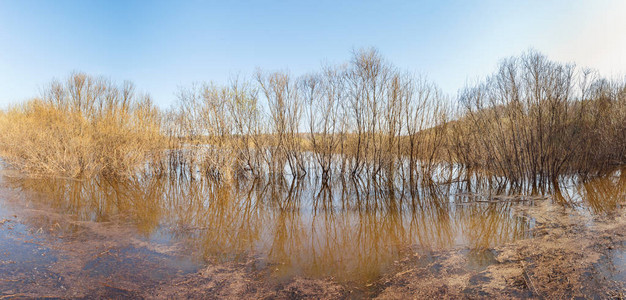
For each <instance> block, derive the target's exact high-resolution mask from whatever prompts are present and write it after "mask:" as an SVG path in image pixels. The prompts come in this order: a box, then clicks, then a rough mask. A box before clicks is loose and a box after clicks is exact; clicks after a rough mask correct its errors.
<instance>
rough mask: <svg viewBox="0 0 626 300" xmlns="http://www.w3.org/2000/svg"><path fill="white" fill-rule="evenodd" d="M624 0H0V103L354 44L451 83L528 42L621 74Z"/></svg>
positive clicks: (247, 65)
mask: <svg viewBox="0 0 626 300" xmlns="http://www.w3.org/2000/svg"><path fill="white" fill-rule="evenodd" d="M624 3H625V2H624V1H476V2H471V1H341V2H340V1H263V2H262V1H254V2H253V1H184V2H183V1H150V2H148V1H62V0H57V1H30V0H23V1H7V0H0V107H6V106H7V105H8V104H11V103H18V102H20V101H24V100H26V99H28V98H30V97H33V96H37V95H38V94H39V90H40V88H41V87H43V86H45V85H46V84H47V83H48V82H50V80H51V79H53V78H60V79H63V78H65V77H66V76H67V75H68V74H69V73H70V72H72V71H74V70H76V71H84V72H87V73H90V74H94V75H104V76H107V77H110V78H112V79H113V80H115V81H121V80H125V79H128V80H131V81H133V82H134V83H135V84H136V86H137V88H138V90H140V91H144V92H149V93H150V94H151V95H152V96H153V99H154V100H155V102H156V103H158V104H159V105H160V106H162V107H168V106H169V105H170V104H171V103H172V102H173V101H174V99H175V96H174V94H175V92H176V90H177V88H178V87H179V86H186V85H189V84H191V83H192V82H195V81H214V82H217V83H224V82H226V81H227V80H228V78H229V77H230V76H233V75H237V74H240V75H243V76H245V75H251V74H252V72H253V71H254V69H255V68H256V67H260V68H263V69H268V70H276V69H282V70H284V69H288V70H290V71H291V72H292V73H293V74H294V75H300V74H303V73H306V72H309V71H315V70H316V69H318V68H319V66H320V64H321V63H323V62H329V63H341V62H344V61H346V60H348V59H349V58H350V54H351V51H352V49H355V48H362V47H376V48H378V49H379V50H380V52H381V53H382V54H383V55H384V56H385V57H386V58H387V59H388V60H390V61H391V62H393V63H394V64H395V65H397V66H399V67H401V68H403V69H405V70H408V71H411V72H416V73H420V74H424V75H426V76H428V77H429V78H430V79H431V80H433V81H435V82H436V83H437V84H438V85H439V86H440V87H441V88H442V89H443V90H444V92H446V93H449V94H451V95H455V94H456V92H457V90H458V89H459V88H462V87H463V86H464V85H465V84H466V83H468V82H474V81H475V80H477V79H479V78H481V77H483V76H485V75H487V74H489V73H490V72H491V71H493V70H494V68H495V66H496V64H497V63H498V61H499V60H500V59H502V58H505V57H509V56H512V55H518V54H521V53H522V52H523V51H525V50H527V49H529V48H534V49H536V50H539V51H541V52H543V53H545V54H547V55H548V56H549V57H550V58H552V59H555V60H559V61H564V62H576V63H577V64H578V65H583V66H589V67H593V68H596V69H598V70H599V71H600V72H601V73H603V74H604V75H607V76H618V75H621V74H626V57H625V56H626V55H625V54H626V17H624V15H625V14H626V4H624Z"/></svg>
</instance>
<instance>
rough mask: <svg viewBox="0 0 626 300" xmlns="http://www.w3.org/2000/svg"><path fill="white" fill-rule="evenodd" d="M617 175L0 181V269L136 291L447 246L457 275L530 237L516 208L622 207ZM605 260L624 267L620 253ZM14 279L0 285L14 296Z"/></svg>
mask: <svg viewBox="0 0 626 300" xmlns="http://www.w3.org/2000/svg"><path fill="white" fill-rule="evenodd" d="M622 177H623V176H622ZM616 178H617V177H615V176H613V177H610V178H604V179H597V180H595V181H590V182H587V183H584V184H578V185H577V184H574V183H572V184H570V185H569V186H567V185H564V186H567V187H565V188H563V189H560V190H557V191H556V192H555V195H552V196H551V197H546V196H523V197H522V196H518V195H503V194H498V195H496V194H491V195H489V194H486V193H477V192H475V191H474V192H473V193H469V192H468V191H467V190H465V189H463V188H462V186H461V185H455V184H452V185H441V186H437V187H423V188H420V189H419V191H418V192H417V193H413V194H410V193H399V192H397V191H394V192H390V191H386V190H385V189H378V188H375V187H373V186H371V185H370V183H358V182H352V181H344V182H342V181H338V182H333V183H332V184H331V185H329V186H327V185H321V184H320V183H319V182H317V181H316V180H314V179H307V180H299V181H289V180H281V181H278V182H268V181H263V180H256V181H241V182H235V183H233V184H232V185H217V184H215V183H214V182H211V181H204V180H190V179H183V178H177V179H176V180H171V179H167V178H155V177H140V178H135V179H133V180H126V181H111V180H106V179H104V178H97V179H94V180H89V181H76V180H62V179H35V178H25V177H20V176H5V177H3V179H2V182H1V183H0V184H1V186H2V195H3V196H2V197H1V198H0V221H2V220H5V221H4V224H2V225H0V249H1V250H0V260H1V263H0V274H2V275H3V277H5V278H22V277H27V278H30V280H31V283H32V282H37V281H43V282H53V281H55V280H56V282H58V283H57V284H56V285H50V284H48V286H46V287H45V288H47V289H50V290H54V289H61V287H63V288H67V286H70V285H71V283H69V282H65V281H70V280H71V278H73V276H79V277H84V278H92V279H94V280H96V281H98V282H106V281H107V280H111V279H110V278H112V277H116V278H117V279H116V280H119V278H125V279H127V281H128V282H136V283H137V282H139V283H141V284H140V286H142V288H143V287H144V286H156V285H158V284H159V283H161V282H163V281H167V280H172V279H173V278H177V276H183V275H185V274H192V273H195V272H198V271H199V270H201V269H202V268H204V267H206V266H207V265H215V264H224V263H227V264H228V263H230V264H233V263H235V264H239V265H240V266H242V268H246V270H248V271H250V272H254V273H255V274H257V276H258V277H261V278H264V279H263V280H272V281H278V282H280V281H281V280H289V279H290V278H294V277H298V276H301V277H307V278H332V279H333V280H335V281H337V282H343V283H350V284H353V285H361V286H362V285H368V284H370V283H372V282H375V281H376V280H378V279H379V278H381V276H384V275H385V274H387V273H390V272H395V271H397V266H398V261H401V260H403V259H406V257H411V256H419V257H420V260H419V261H422V262H419V263H424V264H432V263H433V261H436V260H437V255H438V254H437V253H439V251H457V252H458V253H460V255H462V256H463V257H464V259H465V261H466V263H465V265H464V266H465V267H464V268H465V269H466V270H468V271H469V272H481V271H483V270H485V269H486V268H487V267H488V266H489V265H492V264H494V263H497V261H496V259H495V253H494V252H493V250H492V249H494V248H495V247H498V246H500V245H504V244H507V243H512V242H515V241H517V240H520V239H530V238H533V230H532V229H533V228H534V226H535V225H536V220H535V219H534V218H533V216H528V215H524V214H520V213H518V210H519V208H520V207H533V206H535V205H537V204H538V203H549V205H561V204H559V203H560V202H561V201H562V200H563V199H565V200H566V201H567V203H570V204H571V205H573V206H575V207H576V210H574V211H580V212H582V214H583V215H585V216H586V220H589V222H591V223H592V222H593V219H594V217H595V216H599V215H606V214H610V213H611V212H612V211H615V210H616V209H617V208H619V207H620V206H621V205H622V203H623V202H624V191H625V190H626V188H625V186H626V184H623V185H622V183H623V182H621V181H619V180H618V179H616ZM622 179H623V178H622ZM548 196H550V195H548ZM553 199H557V200H553ZM558 199H561V200H558ZM614 257H615V258H613V259H612V260H611V261H615V262H617V263H618V264H622V265H623V252H619V253H617V254H616V255H614ZM433 266H434V267H435V268H436V264H434V265H433ZM34 270H38V271H34ZM620 270H621V269H620ZM619 272H621V271H619ZM619 272H618V273H617V274H618V275H616V276H617V277H619V278H623V275H619V274H623V273H619ZM55 276H56V277H58V278H57V279H54V280H50V279H49V278H50V277H55ZM620 276H621V277H620ZM617 277H616V278H617ZM42 278H43V279H42ZM9 280H14V279H9ZM25 283H27V282H24V281H23V280H20V281H19V282H17V281H16V282H8V283H7V282H5V285H4V286H2V282H0V287H3V288H4V289H7V288H9V289H14V290H18V291H19V290H20V287H21V286H22V285H23V284H25ZM86 284H88V283H86ZM104 286H105V287H106V289H105V291H104V292H102V291H99V292H98V293H100V294H98V295H104V296H111V295H113V296H115V295H121V296H124V295H125V296H130V295H131V294H125V293H126V291H127V290H132V289H133V287H136V286H133V285H132V284H129V283H127V284H126V288H120V287H119V284H118V285H117V286H116V287H115V288H113V287H112V285H111V284H105V285H104ZM122 286H123V285H122ZM102 293H104V294H102Z"/></svg>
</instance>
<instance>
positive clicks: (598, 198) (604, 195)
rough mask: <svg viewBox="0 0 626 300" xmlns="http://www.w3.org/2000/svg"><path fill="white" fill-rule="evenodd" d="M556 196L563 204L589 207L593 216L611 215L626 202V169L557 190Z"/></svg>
mask: <svg viewBox="0 0 626 300" xmlns="http://www.w3.org/2000/svg"><path fill="white" fill-rule="evenodd" d="M554 196H555V198H556V199H558V200H560V201H561V202H565V203H571V204H577V205H582V206H583V207H587V208H589V209H590V210H591V212H592V213H593V214H610V213H612V212H615V211H617V209H618V208H620V207H621V205H622V204H623V203H624V201H626V168H622V169H621V170H618V171H615V172H614V173H613V174H609V175H607V176H604V177H597V178H593V179H590V180H588V181H584V182H581V183H579V182H575V183H574V184H571V185H569V186H568V185H564V187H562V188H557V189H555V193H554Z"/></svg>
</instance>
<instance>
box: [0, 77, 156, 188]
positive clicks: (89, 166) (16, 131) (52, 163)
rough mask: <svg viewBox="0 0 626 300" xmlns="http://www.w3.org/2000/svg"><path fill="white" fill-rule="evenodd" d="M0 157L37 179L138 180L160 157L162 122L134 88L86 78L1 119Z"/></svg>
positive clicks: (48, 92)
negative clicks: (140, 171)
mask: <svg viewBox="0 0 626 300" xmlns="http://www.w3.org/2000/svg"><path fill="white" fill-rule="evenodd" d="M0 132H1V133H0V153H1V155H2V157H3V158H4V160H5V162H6V163H8V164H9V165H10V166H12V167H14V168H17V169H20V170H23V171H26V172H28V173H31V174H35V175H45V176H63V177H89V176H94V175H97V174H104V175H113V176H126V175H132V174H134V173H135V172H136V171H137V170H138V169H139V168H142V167H144V166H146V163H148V162H151V161H153V160H155V159H156V157H155V156H158V152H159V151H158V149H159V145H160V142H161V140H162V139H161V133H160V116H159V112H158V110H157V109H156V108H155V107H154V106H153V105H152V103H151V102H150V99H149V98H147V97H143V98H135V97H134V95H133V88H132V86H131V85H129V84H126V85H125V86H124V87H117V86H114V85H112V84H111V83H110V82H109V81H107V80H105V79H101V78H94V77H90V76H87V75H85V74H82V73H77V74H73V75H72V76H70V78H69V79H68V80H67V82H66V83H65V84H60V83H58V82H54V83H53V84H51V85H50V87H49V88H48V89H46V91H45V92H44V95H43V98H42V99H34V100H31V101H29V102H27V103H25V104H23V105H20V106H17V107H14V108H11V109H9V110H8V111H6V112H5V113H4V114H3V115H2V117H1V118H0Z"/></svg>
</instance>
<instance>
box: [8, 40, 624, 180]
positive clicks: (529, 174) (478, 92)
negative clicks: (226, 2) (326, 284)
mask: <svg viewBox="0 0 626 300" xmlns="http://www.w3.org/2000/svg"><path fill="white" fill-rule="evenodd" d="M177 98H178V99H177V101H176V104H175V105H174V106H173V107H172V108H171V109H169V110H167V111H160V110H158V109H157V108H156V107H155V106H154V105H153V104H152V103H151V102H150V101H149V97H147V96H137V95H135V94H134V92H133V88H132V85H130V84H124V85H122V86H116V85H114V84H112V83H111V82H109V81H108V80H104V79H100V78H94V77H90V76H87V75H85V74H81V73H78V74H73V75H72V76H70V78H69V79H68V80H67V81H66V82H65V83H59V82H54V83H53V84H51V85H50V87H49V88H47V89H46V90H45V92H44V93H43V95H42V97H41V98H40V99H37V100H33V101H31V102H29V103H26V104H24V105H21V106H19V107H16V108H12V109H10V110H8V111H5V112H3V114H2V116H1V117H0V129H1V130H2V133H0V151H1V154H2V157H3V158H4V160H5V161H6V162H7V163H8V164H10V165H12V166H14V167H16V168H18V169H22V170H25V171H28V172H31V173H35V174H43V175H62V176H69V177H80V176H92V175H95V174H110V175H130V174H134V173H135V172H137V171H138V170H146V169H147V170H150V172H154V173H155V174H166V173H168V172H169V173H172V172H178V173H187V174H203V175H205V176H207V177H210V178H213V179H216V180H223V181H229V180H231V179H233V178H235V177H240V176H246V177H259V176H272V177H273V176H279V177H280V176H293V177H295V178H299V177H302V176H306V175H309V176H319V177H320V178H322V179H323V180H328V179H329V178H333V177H342V178H347V177H351V178H368V179H380V180H381V182H383V181H384V182H392V181H393V182H398V181H401V182H403V183H407V184H408V185H410V186H413V185H414V184H415V183H416V182H418V181H422V182H423V181H426V182H432V181H433V180H436V179H437V178H440V179H441V178H446V180H448V181H450V180H456V179H466V180H471V179H470V175H471V174H473V173H475V172H480V173H481V174H488V175H489V176H491V177H493V178H494V180H495V181H496V182H499V183H513V184H518V185H521V184H530V185H532V186H533V187H535V186H541V185H546V184H550V183H552V182H554V181H557V180H558V179H559V178H560V177H561V176H566V175H582V176H593V175H598V174H601V173H605V172H609V171H612V170H614V169H615V167H616V166H619V165H624V163H626V142H625V140H626V85H625V84H624V82H617V81H610V80H607V79H604V78H600V77H599V76H598V75H597V74H596V73H595V72H592V71H589V70H584V69H583V70H580V69H577V68H576V67H575V66H573V65H568V64H561V63H557V62H553V61H550V60H548V59H547V58H546V57H545V56H543V55H541V54H538V53H535V52H528V53H526V54H524V55H522V56H520V57H515V58H510V59H507V60H504V61H503V62H502V63H501V64H500V66H499V68H498V69H497V71H496V72H495V73H494V74H492V75H491V76H489V77H487V79H485V80H484V81H483V82H481V83H479V84H477V85H476V86H470V87H467V88H465V89H463V90H462V91H461V92H460V93H459V96H458V98H457V99H450V98H449V97H446V96H445V95H443V93H442V92H441V91H440V90H439V88H438V87H437V86H436V85H435V84H434V83H432V82H430V81H428V80H427V79H424V78H422V77H417V76H413V75H412V74H409V73H407V72H404V71H402V70H400V69H398V68H396V67H395V66H393V65H392V64H390V63H389V62H387V61H386V60H384V59H383V58H382V57H381V55H380V54H379V53H378V52H377V51H376V50H371V49H370V50H361V51H357V52H355V53H354V54H353V56H352V59H351V60H350V61H349V62H347V63H345V64H340V65H327V66H323V67H322V68H321V70H319V71H318V72H314V73H311V74H306V75H304V76H300V77H295V76H292V75H291V74H290V73H288V72H264V71H258V72H257V73H256V74H255V75H254V76H253V78H250V79H246V80H241V79H237V80H232V81H231V82H230V83H229V84H227V85H223V86H220V85H215V84H212V83H200V84H194V85H192V86H189V87H186V88H182V89H181V90H180V91H179V93H178V94H177Z"/></svg>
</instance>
